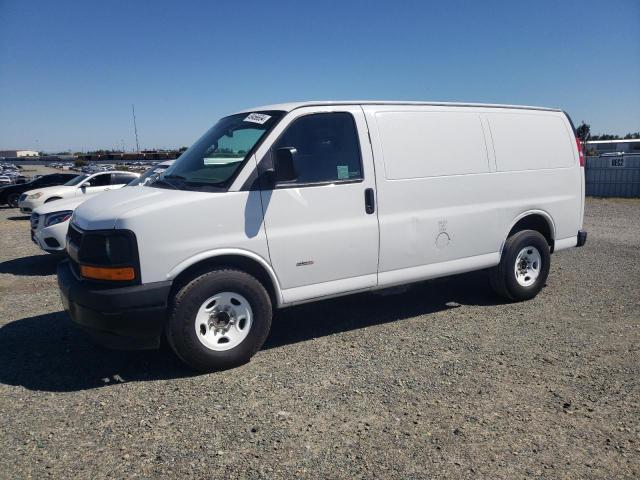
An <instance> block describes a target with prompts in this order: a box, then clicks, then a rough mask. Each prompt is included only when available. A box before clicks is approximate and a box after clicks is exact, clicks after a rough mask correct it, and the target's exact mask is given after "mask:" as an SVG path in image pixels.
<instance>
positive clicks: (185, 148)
mask: <svg viewBox="0 0 640 480" xmlns="http://www.w3.org/2000/svg"><path fill="white" fill-rule="evenodd" d="M187 149H188V148H187V147H180V149H179V150H178V151H179V152H181V153H182V152H185V151H187Z"/></svg>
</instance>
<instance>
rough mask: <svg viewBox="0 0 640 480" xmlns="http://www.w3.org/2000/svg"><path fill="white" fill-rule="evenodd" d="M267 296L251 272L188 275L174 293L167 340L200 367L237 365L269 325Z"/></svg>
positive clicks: (256, 346)
mask: <svg viewBox="0 0 640 480" xmlns="http://www.w3.org/2000/svg"><path fill="white" fill-rule="evenodd" d="M271 315H272V311H271V300H270V298H269V294H268V293H267V291H266V290H265V288H264V286H263V285H262V284H261V283H260V282H259V281H258V280H256V279H255V278H254V277H252V276H251V275H249V274H247V273H245V272H242V271H239V270H231V269H219V270H214V271H212V272H209V273H206V274H204V275H201V276H200V277H197V278H195V279H193V280H191V281H190V282H189V283H187V284H186V285H185V286H183V287H182V288H181V289H180V290H179V291H178V292H177V294H176V295H175V300H174V302H173V305H172V308H171V310H170V312H169V318H168V322H167V329H166V333H167V340H168V341H169V345H171V347H172V349H173V350H174V352H175V353H176V355H177V356H178V357H179V358H180V359H181V360H182V361H183V362H185V363H186V364H187V365H189V366H190V367H192V368H194V369H195V370H199V371H202V372H209V371H213V370H224V369H227V368H233V367H236V366H239V365H242V364H244V363H246V362H248V361H249V359H251V357H252V356H253V355H254V354H255V353H256V352H257V351H258V350H259V349H260V347H261V346H262V344H263V343H264V341H265V340H266V338H267V335H268V334H269V329H270V328H271Z"/></svg>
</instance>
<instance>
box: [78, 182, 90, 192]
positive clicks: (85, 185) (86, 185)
mask: <svg viewBox="0 0 640 480" xmlns="http://www.w3.org/2000/svg"><path fill="white" fill-rule="evenodd" d="M90 186H91V182H84V183H83V184H82V185H80V188H81V189H82V190H84V189H85V188H87V187H90Z"/></svg>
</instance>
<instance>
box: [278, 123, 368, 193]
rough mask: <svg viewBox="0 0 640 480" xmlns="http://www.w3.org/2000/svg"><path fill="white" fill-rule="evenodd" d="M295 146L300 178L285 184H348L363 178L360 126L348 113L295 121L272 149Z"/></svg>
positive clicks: (295, 162) (297, 171)
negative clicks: (359, 136)
mask: <svg viewBox="0 0 640 480" xmlns="http://www.w3.org/2000/svg"><path fill="white" fill-rule="evenodd" d="M279 148H295V150H296V154H295V157H294V166H295V170H296V173H297V175H298V179H297V180H296V181H294V182H291V183H290V182H286V183H283V184H282V185H283V186H284V185H287V186H288V185H291V186H293V185H300V184H303V185H304V184H318V183H344V182H350V181H351V182H353V181H360V180H362V178H363V174H362V162H361V157H360V144H359V142H358V133H357V130H356V125H355V122H354V119H353V117H352V116H351V114H349V113H346V112H334V113H316V114H311V115H305V116H303V117H300V118H298V119H297V120H294V121H293V123H292V124H291V125H289V127H287V129H286V130H285V132H284V133H283V134H282V136H281V137H280V138H279V139H278V141H277V142H276V143H275V145H274V146H273V148H272V151H273V152H275V151H276V150H278V149H279Z"/></svg>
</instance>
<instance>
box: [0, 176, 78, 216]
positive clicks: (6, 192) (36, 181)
mask: <svg viewBox="0 0 640 480" xmlns="http://www.w3.org/2000/svg"><path fill="white" fill-rule="evenodd" d="M77 176H78V174H76V173H52V174H50V175H40V176H36V177H34V178H33V179H32V180H31V181H30V182H25V183H20V184H16V185H8V186H6V187H1V188H0V205H5V204H6V205H9V206H10V207H14V208H15V207H17V206H18V200H19V198H20V195H21V194H22V193H24V192H26V191H28V190H33V189H34V188H45V187H52V186H54V185H62V184H63V183H66V182H68V181H69V180H72V179H74V178H76V177H77Z"/></svg>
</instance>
